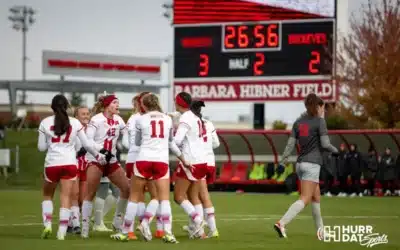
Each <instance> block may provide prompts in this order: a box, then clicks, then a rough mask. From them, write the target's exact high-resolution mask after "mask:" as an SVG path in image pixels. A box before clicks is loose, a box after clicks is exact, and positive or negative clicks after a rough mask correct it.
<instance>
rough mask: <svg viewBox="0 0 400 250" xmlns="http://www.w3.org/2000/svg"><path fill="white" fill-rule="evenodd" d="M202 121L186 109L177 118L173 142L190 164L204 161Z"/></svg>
mask: <svg viewBox="0 0 400 250" xmlns="http://www.w3.org/2000/svg"><path fill="white" fill-rule="evenodd" d="M202 127H203V126H202V122H201V120H200V118H199V117H197V116H196V115H195V114H193V112H192V111H186V112H185V113H183V114H182V115H181V117H180V119H179V125H178V129H177V131H176V134H175V143H176V145H178V147H180V148H181V150H182V154H183V156H184V158H185V159H186V160H187V161H188V162H189V163H190V164H203V163H206V154H205V143H204V141H203V134H202V133H203V129H202Z"/></svg>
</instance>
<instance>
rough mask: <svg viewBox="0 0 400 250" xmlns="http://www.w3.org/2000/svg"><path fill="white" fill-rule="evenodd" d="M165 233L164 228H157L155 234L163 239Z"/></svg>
mask: <svg viewBox="0 0 400 250" xmlns="http://www.w3.org/2000/svg"><path fill="white" fill-rule="evenodd" d="M164 235H165V234H164V231H163V230H157V231H156V233H155V234H154V238H157V239H161V238H163V237H164Z"/></svg>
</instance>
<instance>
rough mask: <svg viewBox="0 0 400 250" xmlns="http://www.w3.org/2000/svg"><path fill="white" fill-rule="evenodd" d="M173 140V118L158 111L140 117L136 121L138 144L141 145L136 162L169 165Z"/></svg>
mask: <svg viewBox="0 0 400 250" xmlns="http://www.w3.org/2000/svg"><path fill="white" fill-rule="evenodd" d="M172 140H173V138H172V119H171V117H169V116H168V115H166V114H164V113H161V112H158V111H152V112H148V113H146V114H144V115H142V116H140V118H139V119H138V120H137V121H136V143H138V142H139V144H140V148H139V154H138V155H137V159H136V161H151V162H164V163H169V143H170V141H172Z"/></svg>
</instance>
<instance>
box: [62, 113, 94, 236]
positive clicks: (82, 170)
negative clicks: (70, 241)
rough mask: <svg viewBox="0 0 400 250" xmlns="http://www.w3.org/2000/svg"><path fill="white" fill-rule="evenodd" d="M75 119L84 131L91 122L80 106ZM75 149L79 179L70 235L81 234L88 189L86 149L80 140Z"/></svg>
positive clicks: (69, 224) (76, 184) (76, 185)
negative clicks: (84, 200)
mask: <svg viewBox="0 0 400 250" xmlns="http://www.w3.org/2000/svg"><path fill="white" fill-rule="evenodd" d="M74 117H75V118H76V119H78V120H79V122H80V123H81V124H82V126H83V128H84V130H85V128H86V126H87V125H88V123H89V120H90V112H89V109H88V108H87V107H85V106H79V107H77V108H75V110H74ZM76 139H77V141H76V144H75V149H76V151H77V153H76V158H77V160H78V177H77V180H75V182H74V185H73V187H72V193H73V194H72V206H71V217H70V220H69V223H68V230H67V232H69V233H74V234H80V233H81V223H80V207H81V204H82V201H83V194H84V192H85V189H86V161H85V155H86V149H85V148H84V147H82V143H81V141H80V140H79V138H76Z"/></svg>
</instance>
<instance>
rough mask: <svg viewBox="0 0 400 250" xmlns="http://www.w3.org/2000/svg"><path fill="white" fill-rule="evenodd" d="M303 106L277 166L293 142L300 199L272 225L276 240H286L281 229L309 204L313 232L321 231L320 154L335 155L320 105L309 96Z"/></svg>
mask: <svg viewBox="0 0 400 250" xmlns="http://www.w3.org/2000/svg"><path fill="white" fill-rule="evenodd" d="M304 104H305V107H306V109H307V112H306V113H304V114H303V115H301V116H300V118H298V119H297V120H296V121H295V123H294V125H293V128H292V133H291V136H290V138H289V140H288V143H287V145H286V148H285V151H284V152H283V155H282V160H281V164H282V165H284V164H285V163H286V161H287V159H288V157H289V156H290V154H291V153H292V151H293V149H294V147H295V145H296V142H297V143H298V144H299V146H300V153H299V156H298V158H297V163H296V173H297V175H298V177H299V179H300V182H301V184H300V186H301V193H300V199H299V200H297V201H296V202H294V203H293V204H292V205H291V206H290V207H289V209H288V210H287V212H286V213H285V215H284V216H283V217H282V218H281V219H280V220H279V221H278V222H277V223H276V224H275V225H274V228H275V230H276V232H277V233H278V235H279V237H284V238H286V237H287V236H286V232H285V226H286V225H288V224H289V223H290V222H291V221H292V219H294V217H296V215H297V214H298V213H300V212H301V211H302V210H303V209H304V207H305V206H307V205H308V204H310V203H311V206H312V215H313V218H314V222H315V226H316V228H317V232H318V233H320V232H319V229H320V228H323V221H322V216H321V206H320V200H321V192H320V189H319V173H320V169H321V164H322V152H323V151H324V150H328V151H330V152H332V153H335V154H336V153H337V152H338V150H337V149H336V148H335V147H334V146H332V144H331V143H330V141H329V137H328V130H327V127H326V122H325V119H324V115H325V107H324V106H325V105H324V101H323V100H322V99H321V98H319V97H318V96H317V95H316V94H314V93H312V94H309V95H308V96H307V97H306V99H305V101H304ZM322 233H323V232H322ZM320 236H322V235H320Z"/></svg>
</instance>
